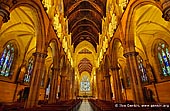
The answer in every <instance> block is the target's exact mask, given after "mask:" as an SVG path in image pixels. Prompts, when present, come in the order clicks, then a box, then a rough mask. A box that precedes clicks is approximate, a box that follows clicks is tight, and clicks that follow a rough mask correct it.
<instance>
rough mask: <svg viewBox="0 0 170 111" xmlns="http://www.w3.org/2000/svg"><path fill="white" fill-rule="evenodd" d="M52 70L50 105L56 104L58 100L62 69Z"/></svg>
mask: <svg viewBox="0 0 170 111" xmlns="http://www.w3.org/2000/svg"><path fill="white" fill-rule="evenodd" d="M51 70H52V81H51V83H50V95H49V101H48V102H49V103H55V102H56V99H57V97H56V96H57V89H58V74H59V71H60V68H54V67H53V68H51Z"/></svg>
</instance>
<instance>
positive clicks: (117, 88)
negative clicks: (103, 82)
mask: <svg viewBox="0 0 170 111" xmlns="http://www.w3.org/2000/svg"><path fill="white" fill-rule="evenodd" d="M119 69H120V68H119V67H118V66H115V67H111V70H112V77H113V87H114V95H115V102H116V103H121V102H122V101H123V97H122V88H121V83H120V77H119Z"/></svg>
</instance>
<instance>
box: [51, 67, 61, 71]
mask: <svg viewBox="0 0 170 111" xmlns="http://www.w3.org/2000/svg"><path fill="white" fill-rule="evenodd" d="M51 70H56V71H60V68H57V67H56V68H55V67H52V68H51Z"/></svg>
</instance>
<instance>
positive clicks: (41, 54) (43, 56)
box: [33, 52, 47, 58]
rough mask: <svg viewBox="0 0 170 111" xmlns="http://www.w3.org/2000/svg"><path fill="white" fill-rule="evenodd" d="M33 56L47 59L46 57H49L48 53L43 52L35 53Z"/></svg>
mask: <svg viewBox="0 0 170 111" xmlns="http://www.w3.org/2000/svg"><path fill="white" fill-rule="evenodd" d="M33 56H35V57H42V58H46V57H47V54H46V53H42V52H34V53H33Z"/></svg>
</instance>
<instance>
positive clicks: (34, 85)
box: [25, 52, 47, 108]
mask: <svg viewBox="0 0 170 111" xmlns="http://www.w3.org/2000/svg"><path fill="white" fill-rule="evenodd" d="M33 56H34V58H35V61H34V68H33V73H32V77H31V84H30V91H29V96H28V100H27V102H26V104H25V107H26V108H32V107H33V106H37V105H38V98H39V91H40V85H41V79H42V73H43V70H42V69H43V68H44V64H45V58H46V57H47V54H46V53H41V52H35V53H33Z"/></svg>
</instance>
